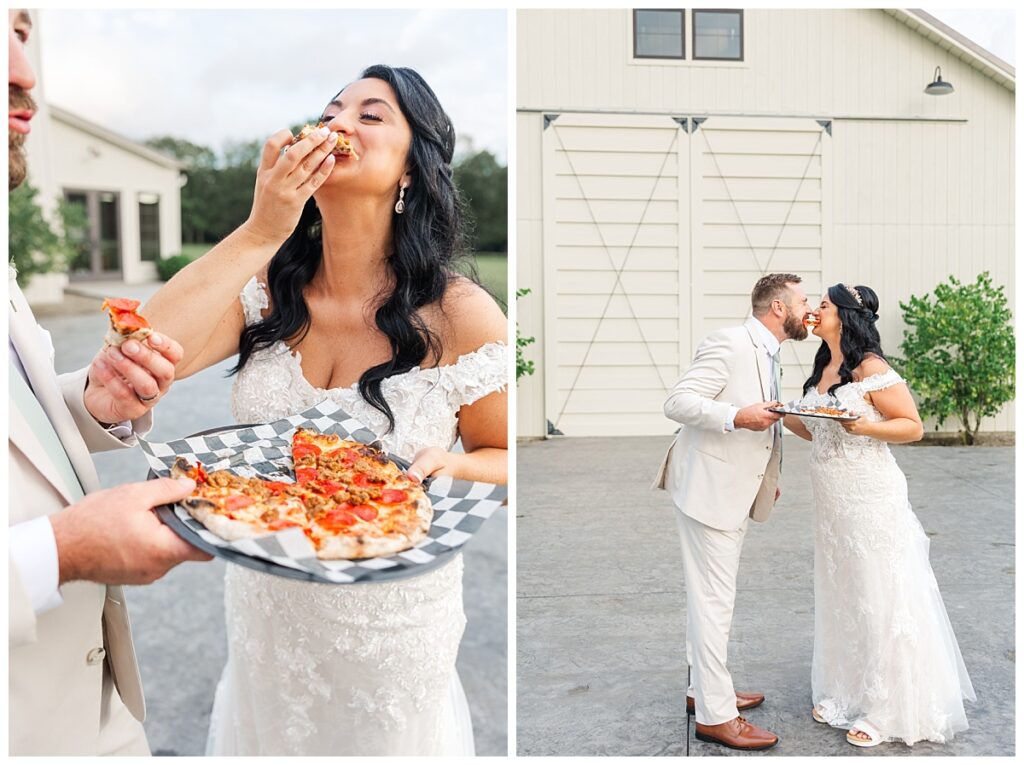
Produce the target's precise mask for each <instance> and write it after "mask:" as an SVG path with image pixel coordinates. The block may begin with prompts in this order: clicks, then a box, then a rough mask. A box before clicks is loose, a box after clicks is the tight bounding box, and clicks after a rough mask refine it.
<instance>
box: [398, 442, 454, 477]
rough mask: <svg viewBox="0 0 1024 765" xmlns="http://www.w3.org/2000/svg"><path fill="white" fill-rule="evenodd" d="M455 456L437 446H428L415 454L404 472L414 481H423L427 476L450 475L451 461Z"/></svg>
mask: <svg viewBox="0 0 1024 765" xmlns="http://www.w3.org/2000/svg"><path fill="white" fill-rule="evenodd" d="M457 456H458V455H456V454H452V453H451V452H446V451H445V450H444V449H441V448H439V447H437V446H429V447H427V448H426V449H424V450H422V451H421V452H419V453H418V454H417V455H416V457H415V459H413V461H412V464H411V465H410V466H409V469H408V470H406V471H405V474H406V475H407V476H409V477H410V478H412V479H413V480H414V481H416V483H423V481H424V480H425V479H426V478H427V477H429V476H438V475H452V466H453V465H452V463H453V462H454V461H455V460H454V458H455V457H457Z"/></svg>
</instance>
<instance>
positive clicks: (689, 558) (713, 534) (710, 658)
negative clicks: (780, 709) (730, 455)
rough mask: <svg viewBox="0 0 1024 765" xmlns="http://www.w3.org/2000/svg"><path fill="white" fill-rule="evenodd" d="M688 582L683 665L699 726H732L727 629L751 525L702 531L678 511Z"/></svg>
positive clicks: (734, 712)
mask: <svg viewBox="0 0 1024 765" xmlns="http://www.w3.org/2000/svg"><path fill="white" fill-rule="evenodd" d="M676 522H677V524H678V525H679V538H680V540H681V542H682V547H683V571H684V574H685V576H686V662H687V664H689V665H690V669H691V686H692V692H693V697H694V702H695V706H696V710H695V711H696V715H697V722H699V723H701V724H702V725H718V724H719V723H724V722H727V721H729V720H732V719H733V718H734V717H736V715H738V714H739V712H738V711H737V710H736V692H735V690H734V688H733V685H732V677H731V676H730V675H729V670H728V668H727V667H726V659H727V653H728V647H729V629H730V628H731V627H732V611H733V604H734V603H735V601H736V573H737V571H739V565H740V551H741V550H742V549H743V538H744V537H745V536H746V533H747V524H748V523H749V522H750V521H749V519H746V518H745V519H744V520H743V525H742V526H740V527H739V528H738V529H736V530H734V531H721V530H719V529H713V528H711V527H710V526H705V525H704V524H703V523H701V522H700V521H696V520H694V519H693V518H690V517H689V516H688V515H685V514H683V512H682V511H681V510H679V508H676Z"/></svg>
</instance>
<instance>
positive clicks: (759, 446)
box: [655, 318, 782, 725]
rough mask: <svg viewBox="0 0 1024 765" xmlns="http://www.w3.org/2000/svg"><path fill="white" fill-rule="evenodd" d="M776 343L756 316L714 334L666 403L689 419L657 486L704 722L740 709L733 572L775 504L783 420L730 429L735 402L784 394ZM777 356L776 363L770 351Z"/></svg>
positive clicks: (675, 415)
mask: <svg viewBox="0 0 1024 765" xmlns="http://www.w3.org/2000/svg"><path fill="white" fill-rule="evenodd" d="M778 347H779V344H778V341H777V340H776V339H775V338H774V337H773V336H772V335H771V333H770V332H769V331H768V329H767V328H766V327H765V326H764V325H763V324H761V323H760V322H759V321H758V320H757V319H756V318H750V319H748V320H747V322H746V323H745V324H743V325H742V326H739V327H730V328H728V329H723V330H720V331H718V332H715V333H713V334H711V335H709V336H708V337H707V338H705V339H704V341H703V342H702V343H701V344H700V347H699V348H698V349H697V353H696V355H695V357H694V360H693V363H692V365H691V366H690V368H689V369H687V370H686V372H685V373H684V374H683V376H682V378H681V379H680V380H679V382H678V383H676V385H675V387H674V388H673V390H672V392H671V393H670V394H669V397H668V399H667V401H666V402H665V415H666V416H667V417H669V418H670V419H672V420H675V421H676V422H679V423H681V424H682V428H680V430H679V432H678V433H677V434H676V437H675V440H674V441H673V443H672V446H671V447H670V448H669V450H668V453H667V454H666V455H665V459H664V461H663V462H662V465H661V469H660V470H659V473H658V477H657V479H656V481H655V487H656V488H660V489H666V490H667V491H669V492H670V493H671V495H672V500H673V502H674V503H675V506H676V509H677V512H676V520H677V523H678V526H679V532H680V538H681V541H682V547H683V566H684V572H685V576H686V601H687V630H686V654H687V662H688V663H689V665H690V667H691V669H692V670H693V672H692V682H691V685H692V690H693V695H694V697H695V698H694V700H695V705H696V716H697V721H698V722H700V723H703V724H705V725H717V724H719V723H722V722H726V721H727V720H731V719H732V718H734V717H736V715H737V710H736V699H735V691H734V689H733V685H732V679H731V677H730V676H729V672H728V669H727V667H726V658H727V646H728V642H729V629H730V627H731V625H732V612H733V604H734V601H735V596H736V574H737V571H738V568H739V559H740V551H741V549H742V545H743V537H744V535H745V533H746V528H747V522H748V518H753V519H754V520H756V521H764V520H766V519H767V518H768V515H769V514H770V513H771V510H772V507H773V505H774V503H775V489H776V486H777V485H778V480H779V472H780V468H781V459H782V441H781V427H780V426H778V425H777V426H775V427H772V428H769V429H768V430H765V431H751V430H743V429H739V430H731V429H730V428H731V420H732V417H733V416H734V413H735V411H736V410H737V409H742V408H743V407H745V406H749V405H751V404H756V403H759V402H764V401H771V400H773V399H776V398H778V395H779V394H778V390H777V388H778V385H779V383H778V375H779V374H781V370H779V369H773V366H775V367H777V365H778V355H777V351H778ZM773 355H774V356H775V359H774V361H773V358H772V356H773Z"/></svg>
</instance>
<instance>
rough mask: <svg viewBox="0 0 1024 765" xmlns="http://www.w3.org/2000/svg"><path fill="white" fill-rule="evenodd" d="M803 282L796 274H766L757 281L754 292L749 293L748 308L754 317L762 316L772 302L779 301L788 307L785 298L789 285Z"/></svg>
mask: <svg viewBox="0 0 1024 765" xmlns="http://www.w3.org/2000/svg"><path fill="white" fill-rule="evenodd" d="M801 281H803V280H802V279H801V278H800V277H799V276H797V275H796V274H766V275H764V276H762V277H761V278H760V279H758V280H757V284H755V285H754V291H753V292H751V293H750V307H751V308H752V309H753V312H754V316H763V315H764V314H766V313H767V312H768V309H769V308H771V305H772V301H773V300H781V301H782V302H784V303H786V304H787V305H789V303H788V301H787V298H788V297H789V296H788V294H787V293H788V292H789V285H790V284H799V283H800V282H801Z"/></svg>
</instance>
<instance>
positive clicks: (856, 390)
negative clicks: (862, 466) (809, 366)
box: [800, 369, 904, 461]
mask: <svg viewBox="0 0 1024 765" xmlns="http://www.w3.org/2000/svg"><path fill="white" fill-rule="evenodd" d="M902 382H904V380H903V378H902V377H900V376H899V374H898V373H897V372H896V370H894V369H888V370H886V371H885V372H880V373H879V374H875V375H870V376H868V377H865V378H864V379H863V380H860V381H858V382H851V383H847V384H846V385H842V386H840V387H838V388H836V392H835V395H834V397H832V396H829V394H828V393H819V392H818V391H816V390H814V389H813V388H811V389H808V391H807V393H805V394H804V397H803V398H802V399H801V400H800V404H801V406H820V405H823V404H827V403H829V402H830V401H833V402H834V400H835V399H839V403H840V404H841V405H842V406H843V407H845V408H846V409H847V410H848V411H850V412H851V413H852V414H856V415H860V416H861V417H863V418H865V419H866V420H869V421H870V422H881V421H882V420H884V419H885V417H884V416H883V415H882V413H881V412H879V411H878V410H877V409H875V407H874V406H872V405H871V403H870V402H868V400H867V399H866V398H865V396H866V395H867V394H868V393H872V392H874V391H878V390H883V389H885V388H891V387H892V386H893V385H899V384H900V383H902ZM804 424H805V425H806V426H807V429H808V430H809V431H810V432H811V435H812V436H814V440H813V441H812V442H811V459H812V460H816V461H828V460H833V459H837V458H839V457H844V458H847V459H872V458H884V457H885V456H886V455H887V454H889V446H888V445H887V444H886V443H885V442H884V441H879V440H878V439H877V438H871V437H870V436H857V435H852V434H850V433H847V432H846V430H845V429H844V428H843V426H842V425H840V424H839V423H838V422H834V421H832V420H826V419H820V418H813V417H807V418H805V419H804Z"/></svg>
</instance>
